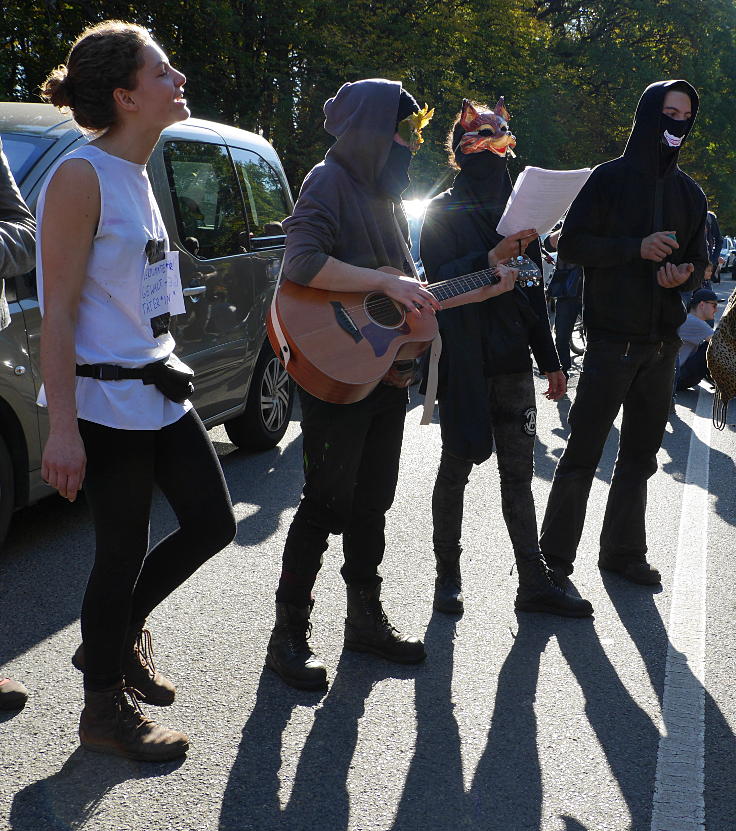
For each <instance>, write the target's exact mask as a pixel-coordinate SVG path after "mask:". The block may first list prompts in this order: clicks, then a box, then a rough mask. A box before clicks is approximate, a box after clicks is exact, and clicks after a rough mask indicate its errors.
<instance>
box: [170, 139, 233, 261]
mask: <svg viewBox="0 0 736 831" xmlns="http://www.w3.org/2000/svg"><path fill="white" fill-rule="evenodd" d="M164 162H165V164H166V172H167V175H168V177H169V187H170V188H171V196H172V201H173V203H174V211H175V213H176V224H177V230H178V232H179V239H180V240H181V243H182V245H183V246H184V247H185V248H186V249H187V250H188V251H189V252H190V253H192V254H194V256H195V257H198V258H199V259H202V260H210V259H215V258H217V257H227V256H229V255H231V254H242V253H243V252H244V251H245V250H246V247H247V233H248V224H247V220H246V217H245V210H244V208H243V200H242V197H241V195H240V187H239V186H238V180H237V177H236V175H235V170H234V169H233V164H232V161H231V160H230V156H229V154H228V152H227V148H226V147H225V146H224V145H220V144H207V143H205V142H196V141H168V142H166V144H165V145H164Z"/></svg>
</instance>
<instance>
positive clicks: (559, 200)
mask: <svg viewBox="0 0 736 831" xmlns="http://www.w3.org/2000/svg"><path fill="white" fill-rule="evenodd" d="M590 173H591V169H590V168H589V167H584V168H582V169H581V170H545V169H544V168H543V167H525V168H524V170H522V171H521V173H520V174H519V176H518V178H517V179H516V184H515V185H514V189H513V190H512V191H511V195H510V196H509V199H508V202H507V203H506V208H505V209H504V212H503V215H502V216H501V219H500V220H499V223H498V225H497V226H496V231H498V233H499V234H501V235H502V236H504V237H508V236H509V235H510V234H515V233H516V232H517V231H524V230H525V229H526V228H536V229H537V232H538V233H539V235H540V236H541V235H542V234H546V233H547V232H548V231H551V230H552V228H554V226H555V224H556V223H557V222H558V220H559V219H560V218H561V217H562V215H563V214H564V213H565V211H566V210H567V209H568V208H569V207H570V205H571V204H572V201H573V199H575V197H576V196H577V195H578V193H579V192H580V189H581V188H582V186H583V185H584V184H585V182H586V180H587V178H588V176H590Z"/></svg>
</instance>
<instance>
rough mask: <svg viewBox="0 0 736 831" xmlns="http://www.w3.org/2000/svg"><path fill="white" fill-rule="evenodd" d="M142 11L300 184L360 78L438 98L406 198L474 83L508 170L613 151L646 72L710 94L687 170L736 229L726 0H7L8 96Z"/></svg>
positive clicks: (733, 60) (429, 190)
mask: <svg viewBox="0 0 736 831" xmlns="http://www.w3.org/2000/svg"><path fill="white" fill-rule="evenodd" d="M107 17H118V18H122V19H128V20H133V21H135V22H138V23H142V24H143V25H145V26H147V27H148V28H150V29H151V31H152V32H153V35H154V37H156V39H157V40H158V41H159V42H160V43H161V45H162V47H163V48H164V50H166V51H167V52H168V54H169V57H170V58H171V60H172V62H173V63H174V65H175V66H177V67H178V68H179V69H181V70H182V71H183V72H184V73H185V74H186V75H187V85H186V86H187V99H188V100H189V102H190V104H191V106H192V108H193V112H194V114H195V115H197V116H200V117H204V118H211V119H214V120H222V121H226V122H229V123H232V124H235V125H236V126H239V127H243V128H245V129H249V130H254V131H256V132H260V133H262V134H263V135H264V136H265V137H266V138H267V139H269V140H270V141H271V142H272V143H273V144H274V146H275V147H276V149H277V150H278V151H279V153H280V154H281V157H282V159H283V160H284V165H285V167H286V171H287V175H288V176H289V180H290V183H291V186H292V188H293V189H294V191H298V189H299V186H300V185H301V182H302V179H303V178H304V175H305V174H306V173H307V171H308V170H309V169H310V168H311V167H312V166H313V165H314V164H316V163H317V162H318V161H319V160H320V159H321V158H322V156H323V155H324V152H325V150H326V149H327V147H329V144H330V141H331V139H330V137H329V136H328V135H327V134H326V133H325V132H324V130H323V129H322V122H323V119H324V115H323V112H322V106H323V104H324V102H325V101H326V100H327V98H329V97H330V96H332V95H334V93H335V92H336V91H337V89H338V88H339V86H340V85H341V84H342V83H343V82H345V81H350V80H357V79H358V78H369V77H387V78H392V79H395V80H400V81H402V82H403V84H404V85H405V87H406V88H407V89H408V90H409V92H411V93H412V94H413V95H414V96H415V98H417V99H418V100H420V101H428V102H429V103H430V105H431V106H432V107H434V108H435V111H436V112H435V117H434V119H433V120H432V122H431V124H428V125H426V126H425V127H424V131H423V134H422V138H423V144H422V150H421V153H418V154H417V155H416V157H415V159H414V161H413V163H412V169H411V176H412V187H411V192H410V193H408V194H407V196H409V197H412V198H419V197H424V196H426V195H433V194H434V193H436V192H437V191H438V190H441V189H443V188H444V187H446V186H447V184H448V179H449V175H450V173H451V171H450V170H449V168H448V167H447V165H446V160H447V154H446V151H445V149H444V144H445V137H446V135H447V133H448V131H449V129H450V127H451V125H452V122H453V120H454V118H455V115H456V114H457V112H458V111H459V109H460V105H461V103H462V99H463V98H470V99H474V100H477V101H480V102H482V103H485V104H489V105H491V106H492V105H493V103H494V102H495V101H496V99H497V98H498V97H499V96H500V95H505V97H506V103H507V106H508V109H509V111H510V113H511V121H510V127H511V129H512V130H513V132H514V133H515V134H516V136H517V138H518V144H517V147H516V153H517V157H518V158H517V159H516V160H515V161H513V162H511V164H512V165H513V168H512V171H514V172H515V170H517V169H520V168H521V167H523V166H524V165H526V164H535V165H540V166H544V167H552V168H565V167H582V166H587V165H594V164H597V163H599V162H601V161H603V160H605V159H608V158H612V157H614V156H617V155H619V154H620V153H621V152H622V150H623V147H624V143H625V140H626V136H627V135H628V131H629V128H630V125H631V121H632V118H633V114H634V108H635V106H636V102H637V100H638V98H639V95H640V94H641V92H642V90H643V89H644V87H645V86H647V84H649V83H651V82H652V81H656V80H660V79H662V78H667V77H671V78H677V77H685V78H687V79H688V80H689V81H690V82H691V83H693V84H694V85H695V87H696V88H698V90H699V91H700V94H701V109H700V113H699V115H698V121H697V124H696V128H695V131H694V132H693V134H692V135H691V136H690V137H689V139H688V141H687V143H686V145H685V147H684V149H683V153H682V156H681V158H682V165H683V167H684V168H685V169H686V170H687V171H688V172H689V173H690V174H691V175H693V176H694V178H695V179H696V180H697V181H698V182H699V183H700V184H701V185H702V186H703V187H704V189H705V191H706V194H707V195H708V197H709V200H710V202H711V204H712V206H713V207H715V209H716V211H717V212H718V214H719V219H720V222H721V227H722V228H723V229H724V230H736V177H733V176H732V172H733V170H734V163H735V162H736V131H734V130H733V124H734V116H736V111H735V108H734V105H733V101H734V85H735V84H736V80H735V79H736V45H735V43H734V34H733V33H734V31H736V6H735V5H734V4H733V3H732V2H727V1H726V0H699V2H698V3H693V2H692V0H626V2H621V0H590V1H589V2H584V3H580V2H573V0H505V2H504V3H503V4H497V3H490V2H488V0H449V2H439V3H438V2H436V1H435V0H411V2H410V0H342V1H341V2H336V0H191V1H188V0H156V2H154V0H140V2H138V3H135V4H133V3H130V2H116V1H115V0H113V1H112V2H110V0H106V2H101V0H83V1H82V0H78V1H77V2H62V0H55V1H53V0H35V1H34V0H6V2H5V4H4V9H3V15H2V17H1V18H0V38H1V39H2V43H3V50H2V52H1V53H0V55H1V57H0V96H2V97H3V98H4V99H10V100H26V101H35V100H38V98H37V89H38V86H39V84H40V83H41V82H42V81H43V79H44V78H45V77H46V74H47V73H48V71H49V70H50V69H51V68H52V67H54V66H56V65H57V64H58V63H60V62H63V61H64V59H65V57H66V54H67V52H68V49H69V45H70V44H71V42H72V40H73V39H74V38H75V37H76V35H77V34H79V32H80V31H81V30H82V29H83V28H84V26H86V25H87V24H89V23H93V22H96V21H98V20H103V19H105V18H107Z"/></svg>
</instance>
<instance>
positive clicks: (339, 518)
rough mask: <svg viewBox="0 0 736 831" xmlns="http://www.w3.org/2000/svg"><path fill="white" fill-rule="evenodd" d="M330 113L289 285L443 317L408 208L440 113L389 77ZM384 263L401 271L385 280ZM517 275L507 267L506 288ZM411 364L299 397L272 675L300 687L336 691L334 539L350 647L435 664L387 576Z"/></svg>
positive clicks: (303, 198) (334, 104)
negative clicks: (319, 624)
mask: <svg viewBox="0 0 736 831" xmlns="http://www.w3.org/2000/svg"><path fill="white" fill-rule="evenodd" d="M324 110H325V129H326V130H327V132H328V133H330V134H331V135H332V136H334V137H335V138H336V141H335V143H334V144H333V145H332V147H331V148H330V149H329V150H328V151H327V155H326V156H325V159H324V161H322V162H320V163H319V164H318V165H316V166H315V167H314V168H313V169H312V170H311V171H310V172H309V174H307V177H306V179H305V180H304V183H303V185H302V189H301V192H300V194H299V199H298V200H297V203H296V206H295V208H294V213H293V214H292V215H291V217H289V218H288V219H287V220H285V221H284V223H283V225H284V228H285V230H286V251H285V255H284V276H285V278H286V279H288V280H292V281H293V282H296V283H301V284H305V285H306V284H308V285H309V286H310V287H311V288H315V289H328V290H329V289H333V290H336V291H356V292H369V291H378V292H382V293H384V294H386V295H388V296H389V297H391V298H392V299H393V300H395V301H396V302H397V303H400V304H402V305H403V306H404V307H405V308H406V309H407V312H408V313H413V314H419V315H421V314H433V313H434V310H435V309H437V308H439V303H438V302H437V300H435V298H434V295H432V294H431V293H430V292H429V291H427V290H426V289H425V288H423V287H422V285H421V284H420V283H418V282H417V281H416V280H414V279H413V278H411V277H407V276H404V275H406V274H410V273H411V271H410V265H409V263H408V262H406V257H410V256H411V255H410V254H409V253H408V249H407V248H406V230H407V225H406V218H405V217H404V215H403V211H402V209H401V194H402V192H403V191H404V190H405V189H406V187H407V186H408V185H409V176H408V170H409V163H410V161H411V157H412V152H414V151H416V150H417V149H418V147H419V145H420V144H421V143H422V142H421V123H420V122H424V121H426V120H428V119H429V117H430V114H429V113H428V112H427V111H426V107H425V109H424V110H423V111H422V113H423V116H422V117H421V118H419V112H418V111H419V106H418V104H417V102H416V101H415V100H414V98H413V97H412V96H411V95H410V94H409V93H408V92H407V91H406V90H404V89H402V86H401V84H400V83H397V82H395V81H388V80H384V79H381V78H370V79H365V80H362V81H356V82H353V83H347V84H343V86H342V87H341V88H340V89H339V90H338V92H337V94H336V95H335V96H334V98H330V99H329V101H327V103H326V104H325V107H324ZM415 113H416V114H417V117H413V116H414V114H415ZM417 118H419V121H417ZM397 223H398V224H397ZM399 233H401V234H402V235H403V237H404V241H403V244H402V240H401V238H400V236H399ZM381 266H391V267H393V268H395V269H397V270H398V271H400V272H402V273H403V274H402V276H397V275H394V274H387V273H385V272H383V271H378V270H377V269H378V268H380V267H381ZM513 275H514V272H512V271H511V270H510V269H509V270H507V273H506V274H505V277H504V280H506V281H507V282H508V287H510V285H511V284H512V281H513ZM502 282H503V281H502ZM504 288H506V284H503V285H501V286H488V287H485V288H483V289H478V290H475V291H472V292H468V293H467V294H465V295H464V296H461V297H459V298H456V299H455V300H457V302H468V301H478V300H483V299H485V298H486V297H490V296H492V295H494V294H496V293H498V292H499V291H501V290H503V289H504ZM455 300H452V301H445V302H444V304H443V305H448V302H449V303H453V302H455ZM337 348H339V344H338V345H337ZM401 363H407V364H408V367H406V368H404V367H402V366H401ZM413 366H414V365H413V361H405V362H397V363H395V364H394V366H393V367H392V369H391V370H390V371H389V373H388V375H387V376H386V377H385V378H384V379H383V383H381V384H379V385H378V386H377V387H376V389H375V390H374V391H373V392H372V393H370V395H368V396H367V397H366V398H364V399H363V400H361V401H358V402H356V403H354V404H331V403H327V402H325V401H321V400H319V399H317V398H315V397H314V396H313V395H310V394H309V393H308V392H307V391H305V390H303V389H301V388H300V389H299V398H300V402H301V407H302V436H303V445H304V475H305V484H304V491H303V494H302V501H301V503H300V504H299V508H298V509H297V512H296V515H295V516H294V519H293V521H292V523H291V527H290V528H289V533H288V535H287V538H286V545H285V547H284V554H283V568H282V572H281V578H280V580H279V585H278V589H277V591H276V624H275V626H274V628H273V631H272V633H271V638H270V640H269V643H268V653H267V657H266V664H267V666H268V667H269V668H271V669H272V670H273V671H274V672H276V673H277V674H278V675H279V676H280V677H281V678H282V679H283V680H284V681H285V682H286V683H287V684H290V685H291V686H293V687H297V688H302V689H322V688H324V687H325V686H326V685H327V672H326V667H325V665H324V663H323V662H322V661H321V660H320V659H319V658H318V657H316V656H315V655H314V654H313V653H312V651H311V648H310V646H309V641H308V635H309V632H310V631H311V626H310V622H309V619H310V612H311V608H312V604H313V602H314V601H313V598H312V589H313V586H314V583H315V580H316V578H317V573H318V571H319V569H320V566H321V565H322V556H323V554H324V552H325V550H326V549H327V539H328V537H329V535H330V534H331V533H332V534H342V543H343V553H344V555H345V562H344V565H343V567H342V570H341V573H342V576H343V578H344V580H345V582H346V584H347V617H346V619H345V647H346V649H351V650H354V651H360V652H371V653H374V654H377V655H379V656H381V657H383V658H386V659H388V660H391V661H396V662H399V663H415V662H418V661H421V660H423V659H424V657H425V652H424V645H423V644H422V642H421V640H419V639H418V638H416V637H410V636H406V635H403V634H401V633H400V632H398V631H397V630H396V629H395V628H394V627H393V626H392V625H391V623H390V622H389V620H388V617H387V616H386V614H385V612H384V610H383V606H382V604H381V599H380V597H381V577H380V575H379V571H378V568H379V566H380V564H381V561H382V558H383V553H384V548H385V538H384V525H385V514H386V511H388V509H389V508H390V507H391V503H392V502H393V498H394V493H395V490H396V484H397V479H398V473H399V455H400V452H401V440H402V435H403V430H404V417H405V414H406V402H407V392H406V387H407V386H408V384H409V383H410V381H411V380H412V377H413Z"/></svg>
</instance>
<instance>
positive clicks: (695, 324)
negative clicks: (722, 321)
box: [675, 289, 720, 391]
mask: <svg viewBox="0 0 736 831" xmlns="http://www.w3.org/2000/svg"><path fill="white" fill-rule="evenodd" d="M719 302H720V301H719V299H718V296H717V295H716V293H715V292H714V291H711V290H710V289H698V290H697V291H694V292H693V296H692V297H691V298H690V302H689V303H688V306H687V310H688V315H687V318H686V319H685V322H684V323H683V324H682V326H680V328H679V329H678V330H677V334H678V335H679V336H680V339H681V340H682V346H681V347H680V351H679V353H678V356H677V362H678V369H677V380H676V382H675V389H676V390H677V391H681V390H686V389H688V388H689V387H696V386H697V385H698V384H699V383H700V382H701V381H702V380H703V378H707V377H708V367H707V365H706V362H705V352H706V350H707V348H708V341H709V340H710V338H711V335H712V334H713V320H714V318H715V316H716V308H717V306H718V303H719Z"/></svg>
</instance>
